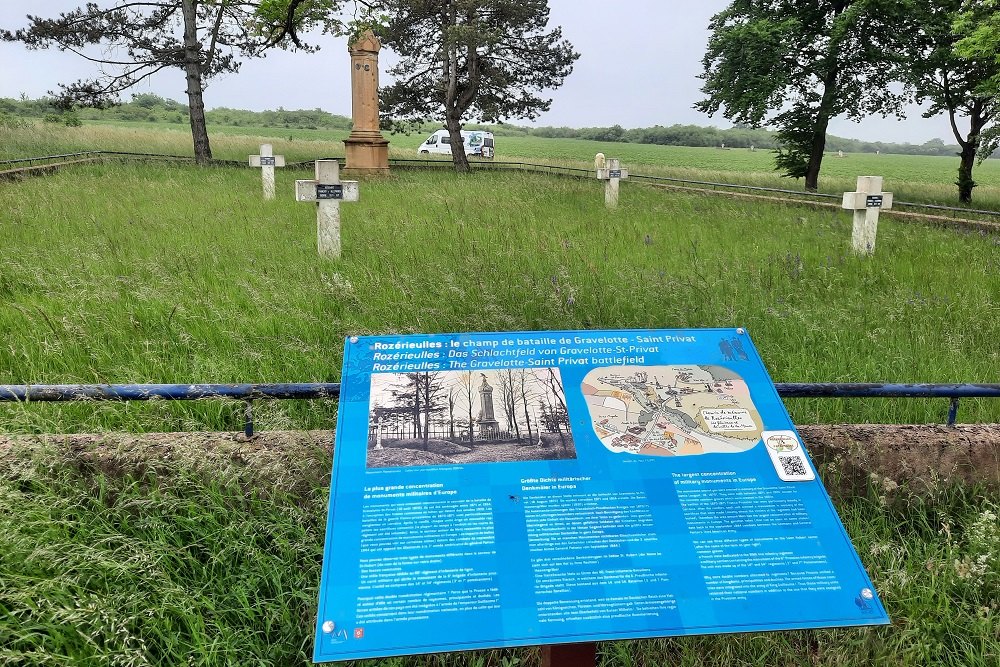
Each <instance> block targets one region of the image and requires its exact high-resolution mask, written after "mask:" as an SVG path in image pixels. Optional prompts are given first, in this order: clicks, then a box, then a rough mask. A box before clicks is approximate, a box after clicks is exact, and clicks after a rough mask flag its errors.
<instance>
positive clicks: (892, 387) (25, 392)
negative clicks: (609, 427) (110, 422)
mask: <svg viewBox="0 0 1000 667" xmlns="http://www.w3.org/2000/svg"><path fill="white" fill-rule="evenodd" d="M774 386H775V388H776V389H777V390H778V395H779V396H781V397H782V398H947V399H949V400H950V401H951V404H950V406H949V408H948V421H947V423H948V425H949V426H954V424H955V420H956V419H957V417H958V401H959V399H961V398H1000V384H895V383H860V382H777V383H775V385H774ZM339 396H340V383H339V382H306V383H279V384H36V385H30V384H20V385H18V384H14V385H10V384H8V385H0V402H15V403H36V402H38V403H48V402H64V401H152V400H165V401H196V400H205V399H230V400H238V401H244V402H245V403H246V406H245V410H244V423H243V431H244V433H246V435H247V436H248V437H249V436H252V435H253V431H254V426H253V401H255V400H287V399H299V400H302V399H317V398H338V397H339Z"/></svg>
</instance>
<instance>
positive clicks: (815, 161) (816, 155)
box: [806, 65, 840, 192]
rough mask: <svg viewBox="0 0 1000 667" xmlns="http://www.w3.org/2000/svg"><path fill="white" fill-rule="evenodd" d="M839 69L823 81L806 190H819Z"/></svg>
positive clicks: (832, 69)
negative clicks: (820, 171) (820, 172)
mask: <svg viewBox="0 0 1000 667" xmlns="http://www.w3.org/2000/svg"><path fill="white" fill-rule="evenodd" d="M839 71H840V69H839V67H837V66H836V65H834V66H833V67H832V68H831V69H830V71H829V72H827V75H826V78H825V79H824V81H823V99H822V100H820V103H819V109H818V110H817V113H816V123H815V124H814V125H813V138H812V146H811V147H810V148H809V164H808V165H806V190H807V191H809V192H816V190H818V189H819V170H820V167H822V166H823V151H825V150H826V131H827V129H828V128H829V127H830V114H831V109H833V105H834V102H835V101H836V97H837V75H838V74H839Z"/></svg>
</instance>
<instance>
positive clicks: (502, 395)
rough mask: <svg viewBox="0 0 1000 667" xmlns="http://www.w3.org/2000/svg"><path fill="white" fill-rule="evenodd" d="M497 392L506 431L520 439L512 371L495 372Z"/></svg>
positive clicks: (514, 380)
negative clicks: (505, 421) (505, 422)
mask: <svg viewBox="0 0 1000 667" xmlns="http://www.w3.org/2000/svg"><path fill="white" fill-rule="evenodd" d="M497 376H498V380H499V382H498V384H499V386H498V387H497V389H498V391H497V394H498V395H499V399H500V407H501V408H503V414H504V417H505V418H506V420H507V431H508V432H510V431H513V432H514V437H516V438H517V439H518V440H520V439H521V428H520V427H519V426H518V424H517V399H518V397H517V381H516V379H515V377H514V371H513V370H511V369H510V368H505V369H503V370H501V371H498V372H497Z"/></svg>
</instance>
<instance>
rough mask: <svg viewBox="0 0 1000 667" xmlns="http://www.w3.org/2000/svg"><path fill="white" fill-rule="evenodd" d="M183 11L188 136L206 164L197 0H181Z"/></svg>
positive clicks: (208, 156)
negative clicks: (189, 127) (189, 134)
mask: <svg viewBox="0 0 1000 667" xmlns="http://www.w3.org/2000/svg"><path fill="white" fill-rule="evenodd" d="M181 10H182V11H183V13H184V74H185V76H186V78H187V96H188V114H189V116H190V118H191V137H192V139H193V140H194V159H195V162H197V163H198V164H207V163H208V162H209V161H210V160H211V159H212V147H211V146H210V145H209V143H208V127H207V126H206V124H205V100H204V98H203V97H202V91H203V89H204V85H203V84H202V77H201V45H200V44H199V43H198V0H182V2H181Z"/></svg>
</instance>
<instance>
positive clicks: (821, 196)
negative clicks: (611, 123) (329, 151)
mask: <svg viewBox="0 0 1000 667" xmlns="http://www.w3.org/2000/svg"><path fill="white" fill-rule="evenodd" d="M83 156H87V157H102V156H108V157H119V158H130V157H132V158H147V159H169V160H186V161H192V160H194V158H193V157H191V156H189V155H170V154H164V153H135V152H129V151H83V152H79V153H65V154H62V155H47V156H43V157H34V158H20V159H16V160H2V161H0V167H3V166H4V165H14V164H22V163H25V162H27V163H28V164H29V166H30V165H33V164H34V163H36V162H38V163H41V162H43V161H51V160H56V159H66V158H73V157H83ZM317 159H322V160H337V161H338V162H340V164H341V166H343V165H344V164H345V158H344V157H341V156H337V157H326V158H317ZM314 163H315V160H305V161H301V162H291V163H289V164H288V166H289V167H291V168H296V167H298V168H304V167H308V166H312V165H313V164H314ZM210 164H215V165H227V166H237V167H248V166H249V164H248V163H247V162H244V161H242V160H216V159H213V160H212V161H211V162H210ZM389 164H390V165H394V166H397V167H406V168H409V167H418V168H420V167H423V168H437V169H446V168H448V167H450V166H451V165H452V162H451V161H450V160H447V159H429V158H390V159H389ZM39 166H44V165H39ZM469 166H470V168H472V169H487V170H488V169H495V170H502V169H513V170H521V171H535V172H543V173H548V174H556V175H560V176H572V177H576V178H587V177H589V175H590V174H591V173H593V172H592V170H590V169H582V168H580V167H566V166H561V165H551V164H538V163H534V162H506V161H495V160H476V159H472V160H470V161H469ZM0 172H2V169H0ZM629 178H630V179H632V180H635V181H641V182H649V183H671V184H677V185H685V186H694V187H697V188H701V189H706V190H712V191H720V192H731V191H743V192H759V193H769V194H779V195H785V196H788V197H789V201H791V202H793V203H794V202H805V203H809V202H812V201H820V200H822V201H840V200H841V195H835V194H828V193H823V192H805V191H802V190H788V189H784V188H768V187H763V186H759V185H743V184H740V183H719V182H715V181H701V180H694V179H686V178H673V177H669V176H648V175H643V174H630V175H629ZM894 207H895V208H897V209H899V208H906V209H911V210H923V211H929V212H935V213H942V212H947V213H951V214H964V215H979V216H986V217H989V218H996V219H1000V211H990V210H986V209H977V208H963V207H960V206H944V205H941V204H922V203H918V202H907V201H900V200H896V201H895V202H894Z"/></svg>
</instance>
